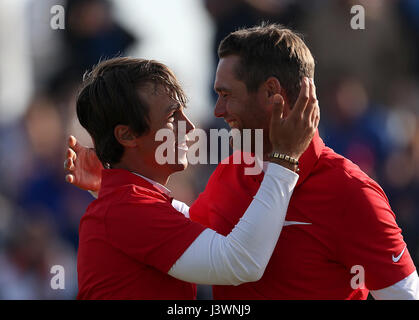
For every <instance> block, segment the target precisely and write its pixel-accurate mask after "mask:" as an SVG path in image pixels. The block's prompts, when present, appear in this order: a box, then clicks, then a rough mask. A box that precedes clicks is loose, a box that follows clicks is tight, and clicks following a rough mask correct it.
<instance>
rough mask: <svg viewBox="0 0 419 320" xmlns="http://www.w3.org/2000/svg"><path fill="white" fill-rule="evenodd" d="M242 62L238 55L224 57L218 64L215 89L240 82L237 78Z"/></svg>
mask: <svg viewBox="0 0 419 320" xmlns="http://www.w3.org/2000/svg"><path fill="white" fill-rule="evenodd" d="M239 62H240V57H239V56H237V55H229V56H226V57H223V58H221V59H220V61H219V62H218V66H217V72H216V74H215V83H214V88H215V89H217V88H222V87H224V86H226V85H228V84H231V83H233V82H234V81H236V82H238V81H239V80H238V79H237V78H236V73H235V70H236V67H237V65H238V64H239Z"/></svg>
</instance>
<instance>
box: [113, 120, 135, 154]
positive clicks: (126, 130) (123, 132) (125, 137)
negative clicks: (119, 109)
mask: <svg viewBox="0 0 419 320" xmlns="http://www.w3.org/2000/svg"><path fill="white" fill-rule="evenodd" d="M113 134H114V135H115V139H116V140H117V141H118V142H119V143H120V144H121V145H123V146H124V147H128V148H133V147H136V146H137V145H138V141H137V139H136V138H137V136H136V135H135V134H134V132H133V131H132V130H131V128H130V127H129V126H127V125H124V124H118V125H117V126H116V127H115V129H114V131H113Z"/></svg>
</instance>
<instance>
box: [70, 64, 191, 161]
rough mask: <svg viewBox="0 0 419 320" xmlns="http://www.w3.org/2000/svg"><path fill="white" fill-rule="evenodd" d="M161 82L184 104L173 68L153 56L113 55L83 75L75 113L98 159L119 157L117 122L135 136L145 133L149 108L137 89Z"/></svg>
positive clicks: (121, 151) (120, 155) (120, 150)
mask: <svg viewBox="0 0 419 320" xmlns="http://www.w3.org/2000/svg"><path fill="white" fill-rule="evenodd" d="M150 84H151V85H154V88H155V90H157V87H156V86H157V85H161V86H162V87H163V88H164V89H165V90H166V92H167V93H168V94H169V96H170V97H172V98H173V99H175V100H176V101H179V103H180V104H182V105H185V104H186V96H185V94H184V92H183V90H182V88H181V87H180V85H179V83H178V81H177V79H176V77H175V75H174V74H173V72H172V71H171V70H170V69H169V68H168V67H167V66H166V65H164V64H162V63H159V62H157V61H154V60H145V59H133V58H121V57H119V58H114V59H110V60H106V61H103V62H101V63H99V64H98V65H97V66H96V67H94V68H93V70H92V71H90V72H88V73H86V74H85V75H84V77H83V86H82V89H81V90H80V93H79V95H78V98H77V117H78V119H79V121H80V124H81V125H82V126H83V127H84V128H85V129H86V130H87V131H88V132H89V134H90V136H91V137H92V139H93V143H94V145H95V151H96V154H97V156H98V158H99V160H100V161H101V162H102V163H103V164H104V165H105V164H115V163H118V162H119V161H120V160H121V157H122V155H123V152H124V148H123V146H122V145H121V144H120V143H119V142H118V141H117V140H116V138H115V136H114V129H115V127H116V126H117V125H119V124H123V125H128V126H129V127H130V128H131V129H132V130H133V131H134V132H135V133H136V134H137V135H138V136H141V135H143V134H145V133H147V132H148V131H149V129H150V126H149V120H150V119H149V108H152V107H153V106H150V105H148V104H147V102H146V101H144V99H142V98H141V96H140V95H139V91H138V90H142V89H144V90H145V89H146V86H148V85H150Z"/></svg>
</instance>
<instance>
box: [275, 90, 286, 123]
mask: <svg viewBox="0 0 419 320" xmlns="http://www.w3.org/2000/svg"><path fill="white" fill-rule="evenodd" d="M273 102H274V104H273V108H272V117H273V119H282V115H283V114H284V104H285V103H284V99H283V98H282V96H281V95H280V94H275V95H274V96H273Z"/></svg>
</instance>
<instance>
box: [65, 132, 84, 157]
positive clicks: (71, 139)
mask: <svg viewBox="0 0 419 320" xmlns="http://www.w3.org/2000/svg"><path fill="white" fill-rule="evenodd" d="M68 146H69V147H70V148H72V149H73V150H74V151H75V152H76V153H77V152H79V151H80V150H81V149H82V148H83V147H82V146H81V145H80V143H79V142H78V141H77V139H76V137H75V136H70V137H69V138H68Z"/></svg>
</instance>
